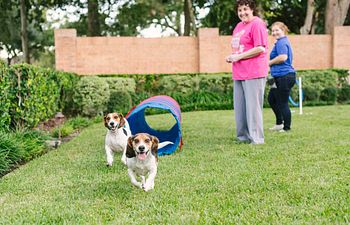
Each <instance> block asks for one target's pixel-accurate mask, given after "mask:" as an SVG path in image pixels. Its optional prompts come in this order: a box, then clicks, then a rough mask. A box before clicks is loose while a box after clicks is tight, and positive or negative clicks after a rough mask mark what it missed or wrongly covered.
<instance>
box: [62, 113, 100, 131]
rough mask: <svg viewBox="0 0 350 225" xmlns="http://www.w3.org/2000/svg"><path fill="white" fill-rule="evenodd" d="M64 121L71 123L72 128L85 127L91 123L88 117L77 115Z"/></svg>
mask: <svg viewBox="0 0 350 225" xmlns="http://www.w3.org/2000/svg"><path fill="white" fill-rule="evenodd" d="M66 123H67V124H69V125H71V126H72V127H73V129H82V128H85V127H87V126H89V125H91V124H92V123H93V121H91V120H90V119H88V118H86V117H81V116H78V117H75V118H72V119H69V120H68V121H67V122H66Z"/></svg>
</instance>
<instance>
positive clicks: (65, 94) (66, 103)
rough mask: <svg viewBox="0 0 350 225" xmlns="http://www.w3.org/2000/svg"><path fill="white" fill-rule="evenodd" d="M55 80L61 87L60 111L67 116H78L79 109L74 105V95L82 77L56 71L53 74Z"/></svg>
mask: <svg viewBox="0 0 350 225" xmlns="http://www.w3.org/2000/svg"><path fill="white" fill-rule="evenodd" d="M53 80H55V82H56V83H57V84H58V86H59V93H60V95H59V101H58V109H59V110H60V111H61V112H63V114H64V115H67V116H70V115H76V114H78V111H77V108H76V107H75V105H74V101H73V95H74V90H75V89H76V86H77V83H78V81H79V80H80V76H78V75H76V74H73V73H67V72H59V71H56V73H54V74H53Z"/></svg>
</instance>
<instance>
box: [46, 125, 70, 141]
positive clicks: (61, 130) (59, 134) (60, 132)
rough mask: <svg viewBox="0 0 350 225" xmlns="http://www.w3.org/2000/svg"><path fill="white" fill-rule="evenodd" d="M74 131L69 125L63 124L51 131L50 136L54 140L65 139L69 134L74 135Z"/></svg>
mask: <svg viewBox="0 0 350 225" xmlns="http://www.w3.org/2000/svg"><path fill="white" fill-rule="evenodd" d="M74 131H75V129H74V128H73V126H72V125H70V124H63V125H62V126H60V127H56V128H55V129H54V130H53V131H52V134H51V136H52V137H54V138H63V137H67V136H69V135H70V134H72V133H74Z"/></svg>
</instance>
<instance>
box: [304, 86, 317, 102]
mask: <svg viewBox="0 0 350 225" xmlns="http://www.w3.org/2000/svg"><path fill="white" fill-rule="evenodd" d="M303 93H304V101H311V102H314V101H318V99H319V97H320V93H319V91H317V89H315V88H312V87H305V86H304V87H303Z"/></svg>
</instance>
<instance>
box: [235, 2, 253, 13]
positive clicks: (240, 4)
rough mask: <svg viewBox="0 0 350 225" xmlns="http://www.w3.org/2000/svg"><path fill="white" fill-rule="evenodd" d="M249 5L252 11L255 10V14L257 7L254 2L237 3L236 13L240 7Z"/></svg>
mask: <svg viewBox="0 0 350 225" xmlns="http://www.w3.org/2000/svg"><path fill="white" fill-rule="evenodd" d="M242 5H247V6H249V8H250V9H251V10H253V12H254V14H255V13H256V11H255V10H256V5H255V1H254V0H237V2H236V11H237V10H238V7H239V6H242Z"/></svg>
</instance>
